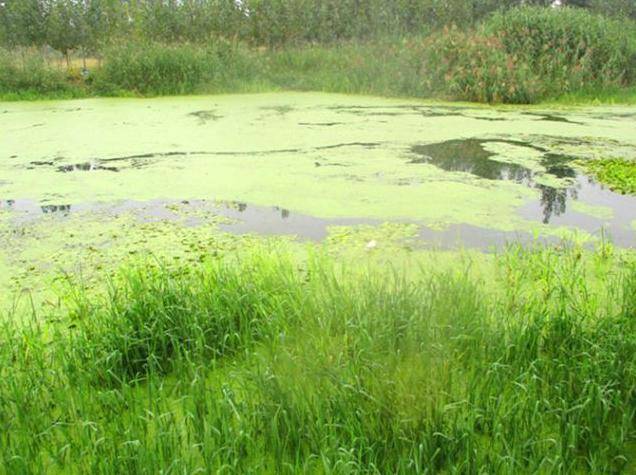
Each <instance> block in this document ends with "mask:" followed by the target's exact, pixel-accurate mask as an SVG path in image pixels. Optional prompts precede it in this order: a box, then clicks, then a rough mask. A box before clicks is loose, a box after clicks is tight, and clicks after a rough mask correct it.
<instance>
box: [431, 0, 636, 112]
mask: <svg viewBox="0 0 636 475" xmlns="http://www.w3.org/2000/svg"><path fill="white" fill-rule="evenodd" d="M424 53H425V55H424V58H425V69H424V72H423V80H424V81H426V82H427V84H428V85H429V87H430V88H431V89H432V90H435V91H438V92H441V93H445V94H447V95H448V96H449V97H452V98H457V99H464V100H471V101H479V102H509V103H535V102H539V101H541V100H545V99H548V98H552V97H558V96H561V95H564V94H572V93H577V92H580V91H590V90H594V91H603V90H605V89H617V88H618V89H620V88H622V87H626V86H629V85H633V84H634V81H635V80H636V25H635V24H634V23H633V22H630V21H617V20H614V19H609V18H605V17H602V16H598V15H594V14H592V13H589V12H587V11H585V10H581V9H575V8H562V9H550V8H540V7H522V8H516V9H512V10H506V11H501V12H499V13H497V14H495V15H493V16H492V17H490V18H489V19H487V20H486V21H485V22H484V24H483V25H482V26H481V27H480V28H478V29H475V30H472V31H470V30H469V31H460V30H458V29H456V28H451V29H446V30H444V31H442V32H440V33H437V34H435V35H432V36H431V37H430V38H429V39H428V41H427V46H426V48H425V49H424Z"/></svg>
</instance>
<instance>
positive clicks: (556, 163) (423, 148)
mask: <svg viewBox="0 0 636 475" xmlns="http://www.w3.org/2000/svg"><path fill="white" fill-rule="evenodd" d="M488 143H505V144H509V145H515V146H520V147H526V148H529V149H532V150H535V151H539V152H542V153H543V157H542V159H541V165H542V166H543V167H544V168H545V173H546V174H548V175H552V176H554V177H555V178H561V179H563V178H570V179H574V178H576V176H577V172H576V170H575V169H574V168H572V167H571V166H570V163H571V162H572V160H574V159H575V157H572V156H569V155H563V154H558V153H550V152H547V150H546V149H544V148H542V147H537V146H535V145H531V144H529V143H527V142H522V141H518V140H502V139H493V140H484V139H465V140H449V141H446V142H439V143H432V144H426V145H416V146H414V147H412V149H411V150H412V151H413V152H414V153H415V154H417V155H418V157H417V158H414V159H413V160H411V163H430V164H431V165H435V166H437V167H439V168H441V169H443V170H446V171H459V172H464V173H470V174H472V175H475V176H478V177H480V178H486V179H488V180H507V181H514V182H516V183H521V184H525V185H526V186H529V187H532V188H536V189H537V190H539V192H540V202H541V205H542V209H543V217H542V221H543V222H544V223H545V224H548V223H550V221H551V220H552V218H553V217H554V216H560V215H562V214H564V213H565V212H566V211H567V201H568V198H572V199H578V191H577V187H576V182H575V181H574V180H571V181H572V183H573V185H571V186H568V187H552V186H547V185H543V184H539V183H536V180H535V178H536V176H537V173H536V172H534V171H532V170H530V169H529V168H526V167H524V166H522V165H519V164H516V163H506V162H500V161H497V160H493V159H492V157H494V156H495V155H496V154H495V153H494V152H490V151H488V150H486V148H485V147H484V145H486V144H488Z"/></svg>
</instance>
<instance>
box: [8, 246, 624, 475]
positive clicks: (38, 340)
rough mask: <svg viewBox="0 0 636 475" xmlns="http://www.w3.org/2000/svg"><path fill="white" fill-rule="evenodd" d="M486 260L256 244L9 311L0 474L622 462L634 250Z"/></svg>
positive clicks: (584, 466) (540, 467)
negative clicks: (95, 292)
mask: <svg viewBox="0 0 636 475" xmlns="http://www.w3.org/2000/svg"><path fill="white" fill-rule="evenodd" d="M495 267H496V270H495V272H494V274H493V275H494V277H493V278H492V279H488V280H482V279H479V278H477V277H476V275H477V274H474V273H472V272H470V265H469V263H467V262H466V263H461V262H460V261H458V262H457V264H456V266H450V267H449V268H448V269H446V270H434V269H431V268H429V267H426V266H425V267H422V268H421V269H420V270H419V271H417V272H409V275H408V276H407V275H406V274H404V273H403V272H402V271H399V270H395V269H387V268H386V267H379V266H376V265H373V264H369V266H368V267H364V266H362V267H355V268H353V267H351V268H345V267H342V266H340V265H338V264H336V261H335V260H334V258H333V257H328V256H323V255H315V256H313V257H311V258H310V259H308V260H307V261H306V262H304V263H299V261H298V260H297V259H294V258H291V257H290V256H288V255H286V254H285V253H284V252H280V251H279V252H277V253H275V254H271V253H268V252H265V251H258V250H255V251H253V252H252V253H250V254H248V255H246V256H245V257H243V258H241V259H240V260H237V261H232V262H230V261H228V260H225V261H214V262H210V263H207V264H205V265H202V266H201V267H193V268H181V269H171V270H170V269H167V268H162V267H159V266H157V265H155V264H152V263H151V264H150V265H144V266H135V267H133V268H128V269H126V270H123V271H122V272H121V274H120V275H119V277H118V278H117V279H115V280H114V281H113V282H112V283H111V286H110V291H109V292H108V294H107V296H106V297H103V298H98V297H95V296H89V295H88V294H86V293H85V292H84V291H83V290H82V289H81V287H79V286H74V287H72V289H71V290H70V295H71V296H72V297H71V299H70V300H71V303H70V304H69V308H68V312H67V313H68V316H67V317H66V318H64V319H62V320H60V321H46V314H41V315H39V316H37V317H35V318H34V319H33V323H32V324H30V325H24V324H20V325H18V324H15V323H13V322H14V321H16V319H15V316H9V319H8V320H6V322H5V324H4V325H3V330H2V334H1V337H0V339H1V343H2V344H0V376H1V377H0V429H1V430H0V472H3V473H12V474H13V473H33V472H36V473H44V472H46V473H52V472H53V473H54V472H65V473H86V472H90V473H158V472H161V473H195V472H197V471H203V472H206V471H220V472H228V473H237V472H248V473H255V472H256V473H297V472H309V473H314V472H317V473H439V472H445V473H519V472H522V473H534V472H541V473H577V472H580V473H608V472H621V471H626V470H628V467H629V466H630V465H629V464H633V461H632V460H631V458H633V455H634V454H633V453H629V450H628V447H629V444H630V443H633V442H634V441H635V440H636V431H635V429H634V415H635V412H634V411H635V410H636V402H635V401H636V398H635V395H636V394H635V391H636V366H635V364H636V360H635V355H636V336H635V335H636V334H635V333H634V330H635V328H634V322H635V320H634V317H635V315H636V299H635V298H634V295H636V262H634V260H633V258H632V257H629V255H627V257H625V256H623V257H621V256H619V255H613V253H612V251H611V248H609V247H607V246H603V247H602V248H600V249H599V250H598V251H597V252H594V253H591V252H586V251H582V250H581V249H579V248H577V247H573V246H566V247H563V248H559V249H556V248H536V249H528V250H524V249H521V248H517V247H511V248H510V249H508V250H507V251H506V252H505V253H503V254H501V255H499V256H498V257H497V258H496V266H495ZM411 271H412V269H411ZM631 466H632V467H633V465H631Z"/></svg>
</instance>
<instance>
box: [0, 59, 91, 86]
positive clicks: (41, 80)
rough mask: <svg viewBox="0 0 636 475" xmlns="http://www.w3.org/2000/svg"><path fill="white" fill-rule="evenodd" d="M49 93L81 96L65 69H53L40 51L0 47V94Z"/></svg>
mask: <svg viewBox="0 0 636 475" xmlns="http://www.w3.org/2000/svg"><path fill="white" fill-rule="evenodd" d="M11 93H14V94H19V95H22V96H24V97H30V96H31V95H49V96H51V97H69V96H71V97H72V96H77V95H81V93H82V88H81V86H79V85H77V84H74V82H73V80H72V78H69V76H68V73H67V72H66V71H65V70H60V69H58V68H53V67H51V66H50V65H48V64H47V63H46V61H45V60H44V58H43V56H42V55H41V54H39V53H38V52H31V51H23V52H22V54H15V53H9V52H8V51H4V50H2V49H0V94H11Z"/></svg>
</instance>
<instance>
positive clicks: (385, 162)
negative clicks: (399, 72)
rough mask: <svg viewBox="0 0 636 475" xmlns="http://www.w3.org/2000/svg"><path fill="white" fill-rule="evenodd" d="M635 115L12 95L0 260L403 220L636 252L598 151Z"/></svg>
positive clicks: (344, 100) (333, 232)
mask: <svg viewBox="0 0 636 475" xmlns="http://www.w3.org/2000/svg"><path fill="white" fill-rule="evenodd" d="M635 126H636V115H635V114H634V112H633V108H629V107H606V108H593V109H567V110H550V111H542V110H538V109H535V108H530V109H523V108H511V107H506V108H499V109H495V108H491V107H477V106H465V105H454V104H436V103H433V104H425V103H422V102H416V101H404V100H388V99H376V98H364V97H351V96H342V95H328V94H313V93H307V94H301V93H298V94H295V93H293V94H292V93H284V94H257V95H236V96H214V97H186V98H183V97H181V98H159V99H92V100H81V101H67V102H40V103H4V104H0V127H1V130H2V132H1V134H2V137H1V143H2V148H1V150H0V234H1V235H2V238H3V239H2V245H1V246H2V249H1V252H2V257H1V258H0V270H6V272H3V274H5V275H13V274H16V273H19V272H17V270H20V271H23V270H24V269H30V268H32V269H41V268H46V267H47V266H48V267H49V268H53V267H56V266H58V265H59V264H60V263H67V262H71V261H73V260H77V259H80V258H81V259H84V258H85V254H86V253H88V252H89V251H91V250H97V251H98V252H99V253H100V254H111V255H117V253H118V252H119V253H122V254H125V253H127V252H130V253H134V252H137V251H138V250H139V249H138V247H144V246H146V247H148V248H149V249H150V250H152V251H154V250H155V249H156V247H157V246H159V244H158V243H159V241H158V240H159V237H162V239H163V241H162V242H163V243H164V245H165V247H174V246H175V245H176V244H175V243H176V242H177V239H176V237H175V236H176V234H175V233H178V234H179V236H180V238H179V239H181V241H183V240H184V239H185V238H184V236H185V235H188V236H197V238H198V239H201V238H202V237H201V236H209V235H211V234H215V233H216V234H223V233H234V234H238V235H240V234H243V233H255V234H269V235H281V234H282V235H287V236H295V237H296V238H297V239H299V240H303V239H311V240H324V239H325V238H330V237H331V238H333V236H341V235H342V230H343V229H349V230H350V231H351V232H355V229H356V228H357V227H360V226H363V227H364V226H366V227H369V226H370V229H378V230H380V229H384V228H382V226H381V225H382V224H383V223H387V222H389V223H392V226H393V228H396V229H397V228H400V229H401V231H399V232H397V233H396V234H395V235H397V236H399V237H400V239H402V238H404V237H405V236H407V237H409V239H410V242H409V246H415V247H418V246H421V247H426V246H435V247H437V246H441V247H456V246H467V247H477V248H480V249H487V248H489V247H491V246H493V245H497V246H498V245H501V244H503V243H505V242H506V241H510V240H522V241H530V240H532V239H535V238H536V237H539V238H540V239H544V240H558V239H559V238H561V237H563V236H573V235H574V236H575V237H576V238H577V239H580V240H585V241H590V242H592V241H595V240H599V239H601V238H605V237H609V238H610V239H611V240H613V242H614V243H615V244H617V245H619V246H622V247H633V246H634V245H635V244H636V235H635V234H636V233H635V230H634V227H633V223H634V222H636V199H635V198H634V197H633V196H623V195H620V194H618V193H614V192H612V191H610V190H609V189H607V188H605V187H603V186H601V185H600V184H598V183H595V182H594V180H592V179H591V178H590V177H588V176H586V175H585V173H584V172H583V168H582V167H580V163H581V161H584V160H589V159H599V158H602V159H606V158H608V159H610V158H622V159H627V160H633V159H636V133H634V131H635V130H636V127H635ZM393 228H392V229H393ZM197 233H198V234H197ZM122 234H125V235H126V239H121V235H122ZM150 234H153V235H155V234H156V235H157V236H158V237H157V239H155V240H154V241H152V242H151V243H150V242H148V240H147V236H148V235H150ZM377 234H378V235H377V237H378V239H376V241H378V242H379V243H380V244H382V239H385V238H386V239H388V238H387V237H386V235H385V234H383V232H381V231H378V233H377ZM389 234H391V233H389ZM113 236H115V237H113ZM391 236H393V234H391ZM370 238H373V235H370ZM93 252H94V251H93ZM51 256H55V259H53V258H52V257H51ZM5 279H8V278H7V277H5ZM2 284H3V282H0V285H2Z"/></svg>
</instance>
